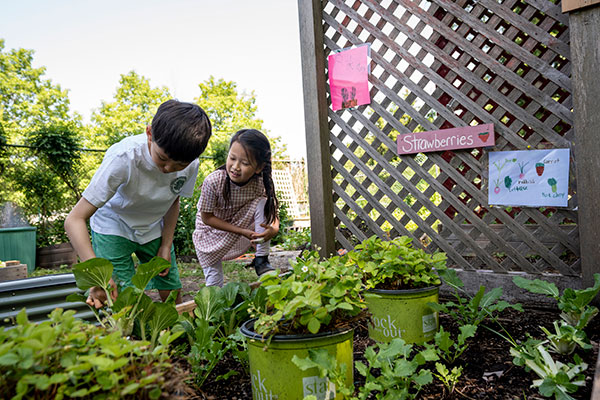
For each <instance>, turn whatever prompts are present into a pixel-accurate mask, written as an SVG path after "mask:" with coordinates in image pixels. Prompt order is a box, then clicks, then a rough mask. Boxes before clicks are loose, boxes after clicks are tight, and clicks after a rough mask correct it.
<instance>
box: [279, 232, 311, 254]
mask: <svg viewBox="0 0 600 400" xmlns="http://www.w3.org/2000/svg"><path fill="white" fill-rule="evenodd" d="M310 244H311V236H310V228H302V229H299V230H293V229H289V230H288V231H286V232H285V234H284V235H283V242H282V243H281V247H282V248H283V249H284V250H302V249H306V248H307V247H310Z"/></svg>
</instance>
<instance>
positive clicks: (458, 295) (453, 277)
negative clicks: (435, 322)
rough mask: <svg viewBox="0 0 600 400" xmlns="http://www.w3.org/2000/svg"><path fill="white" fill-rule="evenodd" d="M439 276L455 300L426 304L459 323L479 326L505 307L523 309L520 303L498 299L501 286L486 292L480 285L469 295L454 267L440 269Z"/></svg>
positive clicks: (500, 295)
mask: <svg viewBox="0 0 600 400" xmlns="http://www.w3.org/2000/svg"><path fill="white" fill-rule="evenodd" d="M440 276H441V277H442V279H443V280H444V282H445V283H446V284H447V285H448V286H450V287H451V288H452V289H453V291H452V294H453V296H454V298H455V299H456V302H454V301H447V302H445V303H442V304H438V303H429V304H428V306H429V307H431V308H432V309H433V310H435V311H437V312H443V313H446V314H448V315H450V316H451V317H452V318H453V319H454V320H455V321H457V322H458V323H459V324H466V325H474V326H479V324H481V323H482V322H483V321H484V320H485V319H486V318H492V319H494V320H495V319H496V317H497V315H498V314H499V313H501V312H502V311H504V310H505V309H507V308H512V309H515V310H518V311H523V307H522V306H521V305H520V304H510V303H508V302H506V301H504V300H500V298H501V297H502V288H500V287H498V288H494V289H492V290H491V291H489V292H487V293H486V292H485V289H486V288H485V286H481V287H479V290H478V291H477V293H476V294H475V296H473V297H471V296H469V294H468V293H467V292H466V291H465V290H464V289H463V287H464V284H463V282H462V281H461V280H460V278H459V277H458V275H457V274H456V271H455V270H454V269H451V268H449V269H446V270H444V271H441V272H440Z"/></svg>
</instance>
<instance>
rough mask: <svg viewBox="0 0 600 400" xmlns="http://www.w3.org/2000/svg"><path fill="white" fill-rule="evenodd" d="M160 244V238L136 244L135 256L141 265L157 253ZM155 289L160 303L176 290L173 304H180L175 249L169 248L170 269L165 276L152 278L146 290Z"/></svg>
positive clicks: (179, 286)
mask: <svg viewBox="0 0 600 400" xmlns="http://www.w3.org/2000/svg"><path fill="white" fill-rule="evenodd" d="M160 244H161V238H157V239H154V240H153V241H151V242H149V243H145V244H138V246H137V249H136V251H135V254H136V255H137V256H138V258H139V259H140V262H141V263H147V262H148V261H150V260H151V259H152V258H153V257H155V256H156V253H158V248H159V247H160ZM152 289H157V290H158V294H159V295H160V298H161V300H162V301H165V300H166V299H167V297H169V294H170V293H171V291H172V290H177V291H178V293H177V299H176V300H175V303H177V304H179V303H181V293H180V289H181V280H180V279H179V269H178V268H177V262H176V260H175V247H174V246H171V267H170V268H169V273H168V274H167V275H166V276H155V277H154V278H152V280H151V281H150V283H149V284H148V286H147V287H146V290H152Z"/></svg>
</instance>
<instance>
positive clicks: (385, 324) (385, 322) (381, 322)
mask: <svg viewBox="0 0 600 400" xmlns="http://www.w3.org/2000/svg"><path fill="white" fill-rule="evenodd" d="M373 325H374V326H375V330H376V331H378V332H379V333H381V334H382V335H383V336H385V337H391V338H402V332H405V331H406V330H405V329H399V328H398V327H396V320H395V319H392V316H391V315H386V316H384V317H381V318H378V317H376V316H373Z"/></svg>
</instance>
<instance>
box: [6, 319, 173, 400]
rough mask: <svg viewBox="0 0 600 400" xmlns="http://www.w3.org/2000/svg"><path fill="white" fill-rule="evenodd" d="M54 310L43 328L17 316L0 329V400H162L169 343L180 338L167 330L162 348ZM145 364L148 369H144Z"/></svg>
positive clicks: (160, 342)
mask: <svg viewBox="0 0 600 400" xmlns="http://www.w3.org/2000/svg"><path fill="white" fill-rule="evenodd" d="M74 314H75V311H73V310H69V311H65V312H63V310H62V309H56V310H54V311H53V312H52V313H51V314H50V315H49V318H50V320H49V321H45V322H42V323H39V324H36V323H32V322H30V321H29V320H28V319H27V315H26V313H25V310H23V311H21V312H20V313H19V314H18V315H17V325H16V326H15V327H14V328H13V329H9V330H0V397H2V398H5V399H7V398H12V399H14V400H19V399H29V398H35V399H62V398H71V397H84V398H106V399H116V398H151V399H158V398H159V397H160V396H161V392H162V390H161V388H162V387H163V386H164V384H165V381H166V380H165V376H166V375H168V374H169V373H170V370H171V369H172V365H171V364H170V363H169V362H168V360H169V358H170V353H169V350H168V349H169V345H170V344H171V343H172V342H173V340H175V339H176V338H177V337H178V336H179V335H180V334H179V333H171V332H169V331H163V332H162V333H161V334H160V336H159V337H158V340H157V344H158V345H157V346H155V347H154V348H151V347H150V346H149V344H150V343H149V342H147V341H137V340H132V339H130V338H125V337H123V336H122V335H120V334H119V332H112V333H110V332H106V331H105V330H104V329H103V328H102V327H99V326H95V325H92V324H88V323H85V322H83V321H82V320H80V319H77V318H75V317H74ZM140 366H143V368H140Z"/></svg>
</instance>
